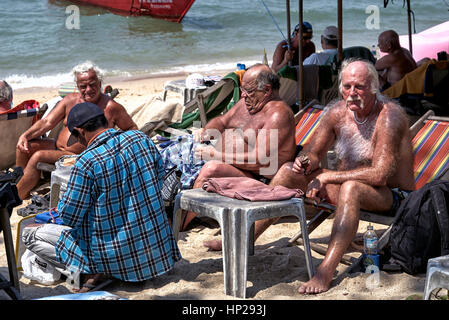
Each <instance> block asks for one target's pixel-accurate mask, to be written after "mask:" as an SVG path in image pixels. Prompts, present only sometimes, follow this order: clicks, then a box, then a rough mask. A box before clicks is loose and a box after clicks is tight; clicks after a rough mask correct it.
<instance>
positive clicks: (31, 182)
mask: <svg viewBox="0 0 449 320" xmlns="http://www.w3.org/2000/svg"><path fill="white" fill-rule="evenodd" d="M38 141H39V142H38ZM31 146H32V149H31V156H29V157H28V159H27V160H26V164H25V166H24V167H23V165H24V164H23V163H24V162H22V161H23V160H25V158H26V156H27V155H23V153H22V154H21V155H18V157H17V159H18V160H19V161H18V162H17V161H16V165H18V166H21V167H22V168H23V177H22V178H21V179H20V181H19V183H18V184H17V191H18V193H19V197H20V199H22V200H23V199H25V198H27V197H28V196H29V194H30V191H31V190H32V189H33V188H34V187H35V186H36V184H37V183H38V182H39V179H40V171H39V170H38V169H37V167H36V166H37V163H38V162H47V163H54V162H56V161H57V160H58V159H59V158H60V157H61V156H63V155H67V154H71V153H69V152H66V151H60V150H55V145H54V141H53V140H35V141H33V143H31ZM39 148H40V149H39ZM19 152H20V151H17V153H19Z"/></svg>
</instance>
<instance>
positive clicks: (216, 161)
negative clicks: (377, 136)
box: [181, 64, 296, 250]
mask: <svg viewBox="0 0 449 320" xmlns="http://www.w3.org/2000/svg"><path fill="white" fill-rule="evenodd" d="M241 92H242V97H241V99H240V100H239V101H238V102H237V104H236V105H235V106H234V107H233V108H232V109H231V110H229V111H228V112H227V113H225V114H224V115H222V116H220V117H217V118H214V119H212V120H211V121H210V122H209V123H208V124H207V125H206V127H205V128H202V129H201V130H198V132H197V133H196V135H195V139H196V140H198V141H201V142H206V141H210V140H212V141H213V140H214V139H217V142H216V144H215V146H211V145H209V146H206V145H202V146H201V147H199V148H197V149H196V151H195V153H196V155H197V156H198V157H201V158H203V159H206V160H208V161H207V162H206V163H205V164H204V166H203V167H202V168H201V171H200V174H199V175H198V177H197V178H196V180H195V183H194V185H193V188H201V187H202V186H203V184H204V182H206V181H207V179H208V178H218V177H253V178H256V179H259V178H266V179H268V180H270V179H271V178H273V177H274V175H275V174H276V172H277V171H278V169H279V168H280V167H281V166H282V165H283V164H284V163H285V162H287V161H292V160H293V159H294V156H295V151H296V145H295V123H294V115H293V112H292V111H291V109H290V108H289V107H288V106H287V105H286V104H285V102H284V101H282V100H281V99H280V97H279V79H278V77H277V75H276V74H275V73H273V72H272V71H271V69H270V68H269V67H268V66H266V65H263V64H256V65H254V66H252V67H251V68H249V69H248V70H247V71H246V72H245V74H244V76H243V79H242V84H241ZM195 216H196V214H195V213H193V212H189V213H188V214H184V215H183V217H182V223H181V230H185V228H186V227H187V225H188V224H189V223H190V221H191V220H192V219H193V218H194V217H195ZM205 246H207V247H209V248H210V249H212V250H221V241H209V242H205Z"/></svg>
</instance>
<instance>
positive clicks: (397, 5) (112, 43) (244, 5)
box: [0, 0, 449, 89]
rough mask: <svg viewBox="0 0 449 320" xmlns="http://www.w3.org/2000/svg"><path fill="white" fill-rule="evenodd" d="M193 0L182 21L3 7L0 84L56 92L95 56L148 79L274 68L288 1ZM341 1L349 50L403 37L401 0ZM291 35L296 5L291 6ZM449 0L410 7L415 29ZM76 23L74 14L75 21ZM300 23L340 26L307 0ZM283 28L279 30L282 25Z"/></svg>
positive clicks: (38, 3) (332, 9)
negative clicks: (390, 35) (384, 36)
mask: <svg viewBox="0 0 449 320" xmlns="http://www.w3.org/2000/svg"><path fill="white" fill-rule="evenodd" d="M263 1H264V3H265V5H266V7H267V8H268V10H269V11H267V9H266V8H265V6H264V3H263V2H262V0H225V1H224V0H196V1H195V3H194V4H193V6H192V7H191V8H190V10H189V11H188V13H187V15H186V16H185V18H184V20H183V21H182V23H180V24H178V23H174V22H168V21H164V20H159V19H154V18H149V17H126V16H120V15H115V14H112V13H111V12H109V11H108V10H105V9H102V8H97V7H90V6H83V5H77V8H78V9H79V16H78V17H74V14H75V13H76V11H73V10H70V9H71V8H73V7H70V6H71V5H73V3H71V2H69V1H60V0H1V1H0V7H1V9H0V43H1V44H2V49H1V50H0V66H1V67H0V79H6V80H7V81H8V82H9V83H10V84H11V85H12V87H13V88H14V89H18V88H27V87H33V86H44V87H45V86H46V87H56V86H58V85H60V84H61V83H63V82H68V81H72V77H71V75H70V70H71V68H72V67H73V66H74V65H76V64H78V63H80V62H83V61H85V60H88V59H89V60H91V61H93V62H95V63H96V64H98V65H99V66H100V68H102V69H103V70H105V71H106V76H120V77H147V76H157V75H163V74H169V73H176V72H185V73H193V72H200V73H203V74H210V71H211V70H218V71H219V70H229V69H235V68H236V65H237V63H243V64H245V65H246V66H249V65H251V64H253V63H255V62H262V59H263V53H264V49H265V50H266V52H267V57H268V61H269V63H271V60H272V56H273V51H274V48H275V46H276V44H277V43H278V42H279V41H280V40H282V39H283V37H286V36H287V26H286V21H287V15H286V10H285V1H280V0H263ZM392 2H393V1H390V3H389V4H388V6H387V8H384V7H383V3H384V1H382V0H344V1H343V47H348V46H353V45H363V46H366V47H368V48H371V46H372V45H373V44H375V45H376V44H377V37H378V35H379V33H381V32H382V31H385V30H387V29H394V30H396V31H397V32H398V33H399V34H407V30H408V24H407V10H406V7H404V6H403V1H401V0H395V1H394V2H393V3H392ZM290 7H291V29H293V28H294V26H295V25H296V23H297V21H298V19H299V17H298V16H299V15H298V1H295V0H292V1H290ZM448 9H449V0H423V1H412V10H413V11H414V13H415V17H416V22H415V29H416V32H420V31H423V30H425V29H427V28H429V27H432V26H434V25H436V24H439V23H442V22H445V21H447V20H449V11H448ZM75 18H78V20H76V19H75ZM304 20H306V21H309V22H310V23H311V24H312V26H313V29H314V37H313V39H312V41H314V42H315V45H316V48H317V50H321V44H320V34H321V32H322V31H323V29H324V28H325V27H326V26H328V25H337V1H327V0H314V1H311V0H310V1H309V0H305V1H304ZM278 27H279V29H280V31H279V29H278Z"/></svg>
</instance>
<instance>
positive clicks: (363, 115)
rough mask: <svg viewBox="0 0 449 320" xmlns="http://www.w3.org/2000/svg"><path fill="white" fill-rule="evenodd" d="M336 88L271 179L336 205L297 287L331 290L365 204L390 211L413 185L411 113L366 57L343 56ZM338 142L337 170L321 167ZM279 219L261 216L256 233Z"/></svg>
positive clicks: (313, 197) (365, 206) (303, 289)
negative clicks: (313, 268) (391, 96)
mask: <svg viewBox="0 0 449 320" xmlns="http://www.w3.org/2000/svg"><path fill="white" fill-rule="evenodd" d="M339 86H340V93H341V95H342V97H343V100H341V101H338V102H336V103H335V104H333V105H332V106H328V107H327V108H326V109H325V110H326V111H325V114H324V115H323V118H322V120H321V122H320V127H319V128H318V129H317V130H316V133H315V135H314V137H313V139H312V141H311V143H310V144H309V145H308V146H307V147H306V148H304V150H302V151H301V152H300V154H299V155H298V157H297V158H296V159H295V162H294V163H286V164H284V166H283V167H282V168H281V169H279V171H278V173H277V174H276V176H275V177H274V179H273V180H272V181H273V183H277V184H282V185H284V186H287V187H290V188H301V189H302V190H306V197H308V198H311V199H313V200H315V201H317V202H320V201H321V200H325V201H326V202H330V203H333V204H335V205H336V211H335V219H334V223H333V228H332V233H331V239H330V243H329V248H328V250H327V252H326V256H325V258H324V260H323V261H322V262H321V264H320V266H319V267H318V269H317V272H316V274H315V275H314V277H313V278H312V279H311V280H310V281H308V282H306V283H305V284H303V285H302V286H301V288H300V289H299V292H300V293H307V294H311V293H321V292H324V291H327V290H328V289H329V288H330V284H331V281H332V278H333V275H334V271H335V269H336V267H337V265H338V263H339V262H340V259H341V257H342V256H343V254H344V253H345V251H346V249H347V248H348V247H349V245H350V244H351V241H352V240H353V238H354V236H355V234H356V232H357V228H358V224H359V216H360V209H364V210H369V211H375V212H385V213H391V212H392V211H394V210H395V209H397V207H398V206H399V203H400V200H402V196H405V194H407V193H408V192H411V191H412V190H414V189H415V183H414V177H413V153H412V144H411V136H410V132H409V128H408V119H407V116H406V114H405V113H404V111H403V109H402V108H401V107H400V106H399V105H397V104H396V103H394V102H393V101H391V100H388V99H387V98H385V97H383V96H382V95H381V94H380V93H379V83H378V77H377V72H376V70H375V69H374V66H373V65H372V64H371V63H369V62H367V61H360V60H346V61H344V62H343V65H342V69H341V72H340V79H339ZM333 145H335V152H336V154H337V158H338V166H337V170H336V171H333V170H325V169H320V167H319V163H320V160H321V159H322V158H323V157H325V156H326V153H327V151H328V150H329V148H331V147H332V146H333ZM393 188H399V189H400V190H392V189H393ZM274 221H275V219H271V220H268V219H267V220H262V221H261V222H260V223H259V225H257V224H256V232H259V233H260V232H261V231H263V230H265V229H266V228H267V227H268V226H269V225H270V224H271V223H273V222H274ZM257 228H258V229H257ZM264 228H265V229H264Z"/></svg>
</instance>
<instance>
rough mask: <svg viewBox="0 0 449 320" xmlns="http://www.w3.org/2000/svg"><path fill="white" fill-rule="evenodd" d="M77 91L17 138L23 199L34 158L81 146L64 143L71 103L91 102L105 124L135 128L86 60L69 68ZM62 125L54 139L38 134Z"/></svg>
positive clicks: (52, 157)
mask: <svg viewBox="0 0 449 320" xmlns="http://www.w3.org/2000/svg"><path fill="white" fill-rule="evenodd" d="M72 72H73V75H74V78H75V81H76V85H77V87H78V91H79V93H70V94H68V95H67V96H65V97H64V98H63V99H62V100H61V101H60V102H59V103H58V104H57V105H56V106H55V107H54V109H53V110H52V111H51V112H50V113H49V114H48V115H47V116H46V117H44V118H42V119H41V120H39V121H37V122H36V123H35V124H34V125H33V126H31V128H30V129H28V130H27V131H25V132H24V133H23V134H22V135H21V136H20V138H19V140H18V142H17V150H16V166H20V167H22V168H24V170H23V177H22V178H21V179H20V181H19V183H18V184H17V189H18V193H19V197H20V198H21V199H22V200H23V199H25V198H26V197H28V196H29V194H30V191H31V190H32V189H33V188H34V186H35V185H36V184H37V183H38V182H39V178H40V171H39V170H38V169H37V168H36V165H37V163H38V162H47V163H55V162H56V161H57V160H58V159H59V158H60V157H61V156H63V155H70V154H79V153H81V152H82V151H83V150H84V149H85V147H84V146H83V145H81V144H80V143H76V144H74V145H72V146H70V147H68V146H67V139H68V137H69V136H70V132H69V130H68V128H67V116H68V114H69V111H70V110H71V109H72V107H73V106H74V105H76V104H78V103H81V102H92V103H95V104H96V105H98V106H99V107H100V108H102V109H103V110H104V113H105V116H106V119H107V120H108V124H109V127H110V128H112V127H115V126H118V127H119V128H120V129H122V130H133V129H137V125H136V124H135V123H134V121H133V120H132V119H131V117H130V116H129V115H128V113H127V112H126V109H125V108H124V107H123V106H122V105H121V104H119V103H117V102H115V101H114V100H112V99H111V98H110V97H109V96H107V95H105V94H103V93H101V81H102V73H101V71H100V70H99V69H98V67H97V66H96V65H94V64H92V63H91V62H89V61H87V62H85V63H82V64H80V65H78V66H75V67H74V68H73V70H72ZM60 121H64V122H63V127H62V129H61V132H60V133H59V135H58V138H57V139H56V141H55V140H54V139H48V138H42V136H43V135H45V133H46V132H47V131H49V130H51V129H53V128H54V127H56V125H57V124H58V123H59V122H60Z"/></svg>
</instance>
